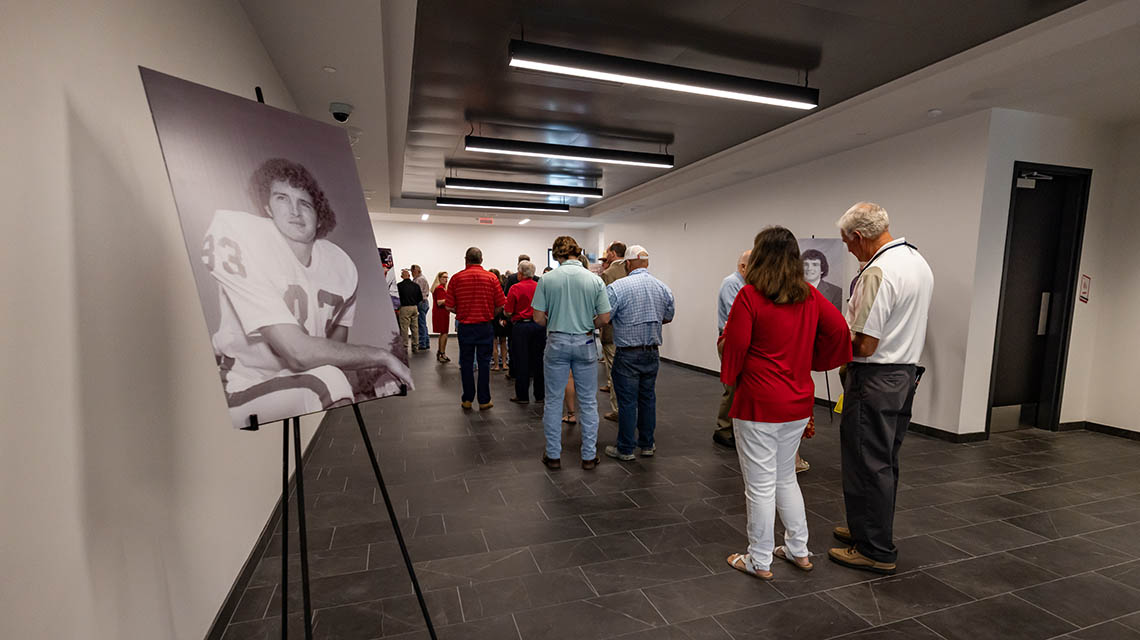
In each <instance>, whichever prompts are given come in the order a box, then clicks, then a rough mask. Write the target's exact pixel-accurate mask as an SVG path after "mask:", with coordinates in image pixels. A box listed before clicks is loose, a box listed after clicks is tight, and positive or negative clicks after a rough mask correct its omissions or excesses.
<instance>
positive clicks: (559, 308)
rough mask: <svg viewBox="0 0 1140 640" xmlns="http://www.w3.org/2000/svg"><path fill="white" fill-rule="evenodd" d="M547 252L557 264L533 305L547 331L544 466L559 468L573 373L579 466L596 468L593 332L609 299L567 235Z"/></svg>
mask: <svg viewBox="0 0 1140 640" xmlns="http://www.w3.org/2000/svg"><path fill="white" fill-rule="evenodd" d="M551 253H552V254H553V256H554V259H555V260H558V262H559V263H561V265H560V266H559V267H558V268H557V269H555V270H553V271H551V272H550V273H548V274H546V275H544V276H542V279H541V280H539V281H538V288H537V289H535V292H534V300H533V301H532V302H531V307H533V308H534V321H535V322H537V323H538V324H540V325H542V326H544V327H546V331H547V334H546V351H545V353H544V354H543V358H542V370H543V376H544V378H545V379H546V398H545V402H544V407H543V414H542V430H543V432H544V434H545V435H546V452H545V453H544V454H543V456H542V463H543V464H545V465H546V466H547V468H549V469H560V468H561V467H562V461H561V458H562V399H563V396H565V394H566V382H567V380H569V378H570V372H571V371H573V372H574V391H575V394H574V395H575V396H576V397H577V399H578V421H579V423H580V424H581V425H582V468H583V469H587V470H589V469H593V468H594V467H596V466H597V465H598V350H597V345H595V344H594V329H595V328H596V327H600V326H602V325H604V324H606V323H607V322H609V321H610V300H609V298H608V297H607V296H606V289H605V284H603V283H602V279H601V278H599V277H598V276H596V275H594V274H592V273H590V272H589V271H587V270H586V268H585V267H583V266H582V263H581V262H579V257H580V256H581V255H582V248H581V247H579V246H578V242H577V241H575V240H574V238H571V237H570V236H559V237H558V238H555V240H554V246H553V248H552V251H551Z"/></svg>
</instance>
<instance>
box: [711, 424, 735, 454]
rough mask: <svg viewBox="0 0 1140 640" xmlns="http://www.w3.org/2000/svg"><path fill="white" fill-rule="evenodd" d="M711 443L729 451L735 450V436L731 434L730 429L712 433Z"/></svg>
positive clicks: (726, 428)
mask: <svg viewBox="0 0 1140 640" xmlns="http://www.w3.org/2000/svg"><path fill="white" fill-rule="evenodd" d="M713 442H715V443H717V444H719V445H721V446H723V447H728V448H729V449H735V448H736V435H735V434H733V432H732V427H725V428H723V429H717V430H716V431H713Z"/></svg>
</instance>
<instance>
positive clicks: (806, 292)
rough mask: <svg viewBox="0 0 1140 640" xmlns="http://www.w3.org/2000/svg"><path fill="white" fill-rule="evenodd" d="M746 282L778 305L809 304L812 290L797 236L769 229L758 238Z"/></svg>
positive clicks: (778, 228)
mask: <svg viewBox="0 0 1140 640" xmlns="http://www.w3.org/2000/svg"><path fill="white" fill-rule="evenodd" d="M744 281H745V282H747V283H748V284H750V285H752V286H754V287H756V288H757V289H758V290H759V291H760V293H762V294H764V296H765V297H767V298H768V299H769V300H771V301H772V302H775V303H776V304H790V303H793V302H803V301H804V300H807V299H808V296H810V295H811V289H810V285H809V284H808V283H806V282H804V261H803V259H802V258H800V245H799V243H798V242H796V236H795V234H793V233H792V232H791V231H788V230H787V229H785V228H784V227H768V228H767V229H764V230H763V231H761V232H760V233H758V234H756V241H755V244H754V246H753V247H752V256H751V257H750V258H749V259H748V269H747V270H746V271H745V273H744Z"/></svg>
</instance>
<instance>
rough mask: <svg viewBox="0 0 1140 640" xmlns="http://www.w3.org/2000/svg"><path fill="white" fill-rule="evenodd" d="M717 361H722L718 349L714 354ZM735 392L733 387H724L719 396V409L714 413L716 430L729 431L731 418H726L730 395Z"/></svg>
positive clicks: (729, 409)
mask: <svg viewBox="0 0 1140 640" xmlns="http://www.w3.org/2000/svg"><path fill="white" fill-rule="evenodd" d="M716 357H717V358H718V359H723V358H724V354H723V353H721V349H720V348H718V349H717V352H716ZM734 392H735V387H730V386H728V385H727V384H726V385H724V392H723V393H721V394H720V409H718V410H717V412H716V426H717V429H731V428H732V418H730V417H728V412H729V411H731V410H732V395H733V393H734Z"/></svg>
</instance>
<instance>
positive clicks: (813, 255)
mask: <svg viewBox="0 0 1140 640" xmlns="http://www.w3.org/2000/svg"><path fill="white" fill-rule="evenodd" d="M801 258H802V259H804V260H819V271H820V273H819V277H821V278H826V277H827V272H828V271H829V269H828V267H827V256H825V255H823V252H822V251H820V250H819V249H808V250H807V251H804V253H803V256H801Z"/></svg>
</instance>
